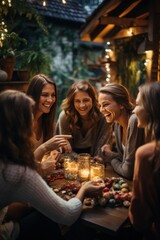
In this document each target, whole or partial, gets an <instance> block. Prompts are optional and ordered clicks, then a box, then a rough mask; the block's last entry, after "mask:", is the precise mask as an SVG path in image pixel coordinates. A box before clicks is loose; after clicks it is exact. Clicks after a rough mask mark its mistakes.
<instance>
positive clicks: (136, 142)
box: [98, 83, 144, 179]
mask: <svg viewBox="0 0 160 240" xmlns="http://www.w3.org/2000/svg"><path fill="white" fill-rule="evenodd" d="M98 102H99V106H100V111H101V112H102V113H103V115H104V116H105V118H106V122H108V123H109V122H112V123H114V138H115V148H116V151H112V150H111V149H110V146H108V145H105V146H103V147H102V152H103V154H104V156H105V158H106V161H109V162H110V163H111V165H112V167H113V169H114V170H115V172H117V173H118V174H119V175H121V176H123V177H125V178H128V179H132V177H133V170H134V161H135V151H136V149H137V148H138V147H139V146H140V145H142V144H143V143H144V133H143V130H142V129H141V130H140V129H139V128H138V127H137V118H136V116H135V114H133V113H132V111H133V109H134V106H133V104H132V102H131V100H130V95H129V92H128V90H127V89H126V88H125V87H124V86H123V85H121V84H117V83H108V84H106V85H105V86H104V87H102V88H100V90H99V96H98Z"/></svg>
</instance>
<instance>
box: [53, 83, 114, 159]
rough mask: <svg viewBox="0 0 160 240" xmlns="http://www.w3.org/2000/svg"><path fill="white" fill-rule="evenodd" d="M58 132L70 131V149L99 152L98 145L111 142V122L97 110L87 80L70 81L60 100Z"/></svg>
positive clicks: (94, 91)
mask: <svg viewBox="0 0 160 240" xmlns="http://www.w3.org/2000/svg"><path fill="white" fill-rule="evenodd" d="M61 107H62V110H63V111H62V112H61V113H60V115H59V119H58V121H57V129H56V130H57V133H59V134H70V135H72V139H71V140H69V141H70V143H71V147H72V150H73V151H74V152H76V153H89V154H91V156H101V147H102V146H103V145H104V144H107V143H108V144H110V143H111V125H110V124H106V121H105V118H104V116H103V114H102V113H100V110H99V106H98V100H97V92H96V90H95V88H94V87H93V86H92V85H91V84H90V83H89V81H84V80H79V81H76V82H75V83H73V84H72V86H71V87H70V89H69V90H68V92H67V96H66V98H65V99H64V100H63V102H62V105H61Z"/></svg>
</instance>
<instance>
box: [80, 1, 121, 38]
mask: <svg viewBox="0 0 160 240" xmlns="http://www.w3.org/2000/svg"><path fill="white" fill-rule="evenodd" d="M121 1H122V0H112V1H109V2H108V3H107V4H106V3H105V5H104V6H103V7H102V8H101V9H99V10H97V11H95V12H93V14H94V15H93V14H92V15H91V16H90V18H89V19H88V20H87V22H86V24H84V26H83V28H82V29H81V31H80V37H81V38H82V37H83V36H84V35H85V34H86V33H90V32H91V30H92V29H93V26H94V27H95V26H96V25H97V21H98V22H99V18H100V17H101V16H103V14H104V13H108V12H110V11H112V10H113V9H115V8H116V7H118V5H119V4H120V3H121ZM95 22H96V23H95Z"/></svg>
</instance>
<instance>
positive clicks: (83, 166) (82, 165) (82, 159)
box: [78, 153, 90, 181]
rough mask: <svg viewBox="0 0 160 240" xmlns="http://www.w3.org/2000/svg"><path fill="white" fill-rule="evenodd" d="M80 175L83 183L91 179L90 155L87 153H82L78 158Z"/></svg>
mask: <svg viewBox="0 0 160 240" xmlns="http://www.w3.org/2000/svg"><path fill="white" fill-rule="evenodd" d="M78 168H79V171H78V174H79V178H80V180H82V181H86V180H88V178H89V170H90V155H89V154H87V153H81V154H79V156H78Z"/></svg>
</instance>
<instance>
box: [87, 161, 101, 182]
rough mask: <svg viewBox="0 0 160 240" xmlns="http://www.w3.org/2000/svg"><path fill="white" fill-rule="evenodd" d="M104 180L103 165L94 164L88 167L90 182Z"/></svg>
mask: <svg viewBox="0 0 160 240" xmlns="http://www.w3.org/2000/svg"><path fill="white" fill-rule="evenodd" d="M99 179H104V165H103V164H99V163H95V164H92V165H91V166H90V180H91V181H96V180H99Z"/></svg>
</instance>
